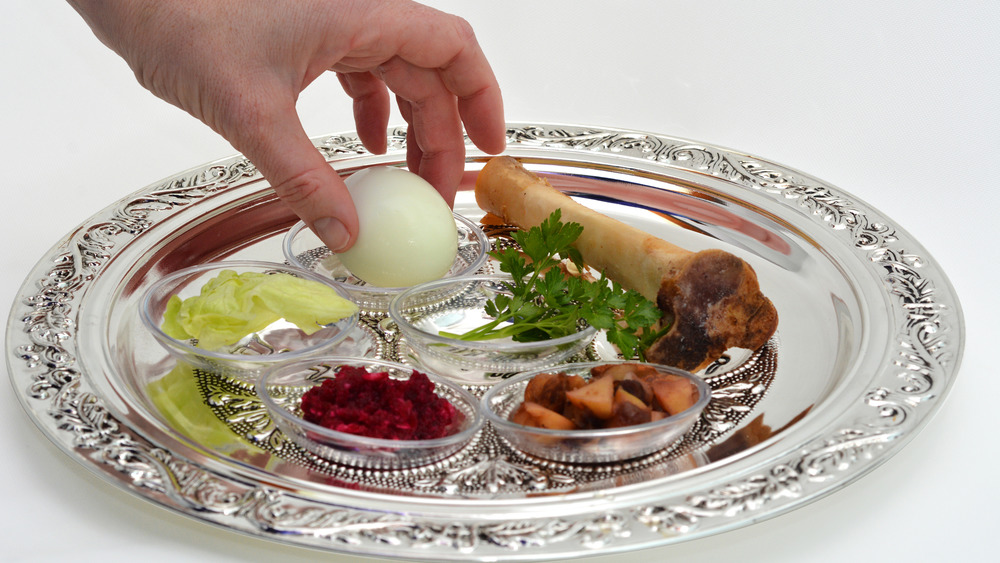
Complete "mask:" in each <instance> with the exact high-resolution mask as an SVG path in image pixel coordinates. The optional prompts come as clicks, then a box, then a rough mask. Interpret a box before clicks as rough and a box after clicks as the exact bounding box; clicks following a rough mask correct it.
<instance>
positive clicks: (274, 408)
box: [254, 356, 486, 455]
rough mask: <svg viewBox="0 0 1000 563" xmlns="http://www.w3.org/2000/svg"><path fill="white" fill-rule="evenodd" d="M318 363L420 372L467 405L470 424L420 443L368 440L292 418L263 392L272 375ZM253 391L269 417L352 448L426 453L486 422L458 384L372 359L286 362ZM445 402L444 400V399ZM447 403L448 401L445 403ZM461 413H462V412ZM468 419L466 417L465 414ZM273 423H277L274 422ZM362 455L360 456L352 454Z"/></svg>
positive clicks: (260, 379) (473, 431)
mask: <svg viewBox="0 0 1000 563" xmlns="http://www.w3.org/2000/svg"><path fill="white" fill-rule="evenodd" d="M318 363H331V364H353V365H357V364H365V365H366V366H381V367H385V368H393V369H397V370H402V371H408V372H410V376H412V375H413V373H414V372H417V371H419V372H421V373H423V374H425V375H426V376H427V378H428V379H429V380H430V381H431V382H432V383H434V385H435V387H438V386H442V387H446V388H448V389H449V390H450V391H451V392H452V393H454V394H455V395H457V396H458V397H461V399H462V400H463V401H465V402H466V403H468V405H469V410H470V411H471V412H472V421H471V422H470V423H469V425H468V426H467V427H466V428H463V429H462V430H460V431H458V432H455V433H454V434H449V435H447V436H442V437H440V438H432V439H424V440H393V439H389V438H371V437H368V436H361V435H359V434H349V433H347V432H340V431H337V430H331V429H329V428H327V427H325V426H320V425H319V424H315V423H312V422H309V421H308V420H305V419H304V418H302V417H300V416H296V415H293V414H291V413H290V412H288V411H287V410H285V409H283V408H281V407H280V406H278V404H277V403H275V402H274V399H272V398H271V395H270V393H268V392H267V387H268V385H267V382H268V380H269V379H270V378H271V376H273V375H274V374H276V373H278V372H280V371H283V370H289V369H297V368H300V366H308V365H315V364H318ZM254 390H255V392H256V393H257V396H258V397H259V398H260V400H261V402H263V403H264V406H265V408H267V411H268V413H269V414H270V415H271V416H272V420H273V417H274V416H277V417H279V418H281V419H283V420H284V421H286V422H289V423H292V424H295V425H299V426H302V427H303V428H304V429H305V430H307V431H309V432H314V433H316V434H317V435H319V436H322V437H324V438H327V439H330V440H333V441H337V442H339V443H347V442H352V443H353V445H356V446H364V447H369V448H372V449H395V450H399V449H401V448H405V449H426V450H428V453H430V452H431V451H433V449H435V448H440V447H443V446H450V445H454V444H462V443H464V442H467V441H469V440H471V439H472V437H473V436H475V434H476V432H479V430H480V429H481V428H482V427H483V425H485V424H486V419H485V417H484V416H483V411H482V408H481V405H480V402H479V400H478V399H477V398H476V397H475V395H473V394H472V393H471V392H469V391H468V390H466V389H465V388H464V387H462V386H461V385H459V384H457V383H455V382H453V381H449V380H448V379H447V378H445V377H441V376H439V375H437V374H435V373H433V372H430V371H428V370H426V369H418V368H417V367H416V366H409V365H406V364H401V363H399V362H393V361H389V360H381V359H375V358H362V357H353V356H318V357H314V358H303V359H300V360H295V361H292V362H286V363H282V364H279V365H277V366H274V367H273V368H272V369H269V370H267V371H265V372H264V373H262V374H261V375H260V377H258V379H257V381H256V383H255V385H254ZM445 400H448V399H445ZM448 401H449V402H451V401H450V400H448ZM463 414H466V413H464V412H463ZM466 417H467V418H468V415H466ZM275 423H276V424H277V422H275ZM356 455H364V454H356Z"/></svg>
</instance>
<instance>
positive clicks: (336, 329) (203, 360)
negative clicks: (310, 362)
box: [139, 261, 359, 382]
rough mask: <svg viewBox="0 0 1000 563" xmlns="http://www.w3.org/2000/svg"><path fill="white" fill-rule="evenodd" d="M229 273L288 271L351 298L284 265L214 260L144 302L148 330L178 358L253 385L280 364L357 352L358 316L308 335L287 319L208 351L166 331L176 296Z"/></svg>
mask: <svg viewBox="0 0 1000 563" xmlns="http://www.w3.org/2000/svg"><path fill="white" fill-rule="evenodd" d="M224 270H232V271H234V272H236V273H237V274H242V273H245V272H259V273H268V274H273V273H286V274H291V275H293V276H296V277H299V278H302V279H307V280H312V281H315V282H317V283H321V284H323V285H324V286H326V287H329V288H330V289H332V290H334V291H336V292H337V294H338V295H340V296H341V297H343V298H344V299H347V300H349V301H350V300H351V296H350V295H349V294H348V293H347V292H346V291H344V289H343V288H341V287H340V286H339V285H338V284H336V283H334V282H332V281H331V280H330V279H329V278H324V277H323V276H319V275H317V274H314V273H312V272H308V271H305V270H302V269H300V268H294V267H290V266H287V265H284V264H275V263H271V262H257V261H231V262H226V261H222V262H211V263H206V264H200V265H198V266H193V267H190V268H185V269H183V270H178V271H176V272H173V273H171V274H169V275H167V276H165V277H163V278H161V279H159V280H157V281H156V282H155V283H153V285H151V286H150V287H149V289H148V290H147V291H146V293H145V294H144V295H143V298H142V302H141V304H140V307H139V310H140V315H139V316H140V318H141V320H142V324H143V326H145V327H146V329H147V330H148V331H149V332H150V333H151V334H152V335H153V337H154V338H155V339H156V341H157V342H158V343H159V344H160V345H161V346H163V347H164V348H165V349H166V350H167V351H168V352H169V353H170V354H171V355H173V356H174V357H176V358H178V359H180V360H182V361H184V362H187V363H188V364H191V365H193V366H194V367H197V368H201V369H205V370H208V371H212V372H215V373H219V374H222V375H223V376H226V377H234V378H237V379H241V380H245V381H249V382H253V381H256V379H257V378H258V377H259V376H260V374H261V373H262V372H263V371H265V370H266V369H268V368H269V367H271V366H273V365H275V364H277V363H279V362H287V361H291V360H296V359H299V358H305V357H310V356H317V355H321V354H332V353H342V354H346V353H349V352H351V351H353V346H354V344H353V339H352V338H348V337H349V336H351V335H353V333H354V332H356V331H355V327H356V326H357V324H358V318H359V312H358V310H355V311H354V313H353V314H352V315H350V316H348V317H345V318H343V319H340V320H339V321H336V322H334V323H332V324H329V325H325V326H323V327H322V328H321V329H319V330H317V331H315V332H313V333H312V334H306V332H305V331H303V330H301V329H300V328H298V327H297V326H296V325H294V324H292V323H290V322H287V321H285V320H284V319H281V320H278V321H275V322H274V323H271V324H270V325H268V326H267V327H266V328H264V329H262V330H258V331H256V332H253V333H251V334H248V335H246V336H244V337H243V338H242V339H240V341H239V342H237V343H235V344H232V345H226V346H222V347H217V348H213V349H205V348H201V347H198V346H196V344H197V342H196V341H194V340H179V339H176V338H173V337H171V336H170V335H168V334H167V333H165V332H164V331H163V329H162V328H161V325H162V324H163V315H164V312H165V310H166V307H167V302H168V301H169V300H170V298H171V297H172V296H174V295H177V296H179V297H180V298H182V299H186V298H188V297H192V296H195V295H198V294H200V293H201V288H202V286H203V285H205V284H206V283H208V281H209V280H211V279H213V278H215V277H216V276H218V275H219V274H220V273H221V272H223V271H224Z"/></svg>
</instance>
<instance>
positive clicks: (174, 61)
mask: <svg viewBox="0 0 1000 563" xmlns="http://www.w3.org/2000/svg"><path fill="white" fill-rule="evenodd" d="M70 2H71V4H73V6H74V7H75V8H76V9H77V11H78V12H80V14H81V15H82V16H83V17H84V19H85V20H86V21H87V23H88V24H89V25H90V27H91V28H92V29H93V30H94V33H95V34H96V35H97V36H98V38H100V39H101V41H103V42H104V43H105V44H106V45H107V46H109V47H110V48H111V49H113V50H114V51H115V52H117V53H118V54H119V55H120V56H121V57H122V58H124V59H125V61H126V62H128V64H129V66H130V67H131V68H132V70H133V72H134V73H135V75H136V78H137V79H138V80H139V82H140V83H141V84H142V85H143V86H144V87H146V88H147V89H149V90H150V91H151V92H153V94H155V95H156V96H158V97H160V98H162V99H164V100H166V101H168V102H170V103H171V104H174V105H176V106H178V107H180V108H182V109H184V110H185V111H187V112H188V113H190V114H191V115H193V116H195V117H197V118H198V119H200V120H201V121H203V122H205V123H206V124H207V125H208V126H209V127H211V128H212V129H213V130H215V131H216V132H218V133H219V134H221V135H222V136H223V137H225V138H226V139H227V140H228V141H229V142H230V143H232V145H233V146H234V147H235V148H236V150H238V151H240V152H241V153H243V154H244V155H245V156H246V157H247V158H249V159H250V161H251V162H253V163H254V165H256V166H257V168H258V169H259V170H260V171H261V173H262V174H263V175H264V177H265V178H266V179H267V180H268V181H269V182H270V183H271V186H272V187H273V188H274V191H275V192H276V193H277V194H278V196H279V197H280V198H281V199H282V200H283V201H284V202H285V203H286V204H288V205H289V206H290V207H291V208H292V210H293V211H295V213H296V214H298V215H299V217H301V218H302V219H303V220H304V221H305V222H306V224H307V225H309V226H310V227H311V228H312V229H313V230H314V231H316V233H317V234H318V235H319V236H320V238H321V239H323V241H324V242H325V243H326V244H327V246H329V247H330V248H331V249H334V250H345V249H347V248H349V247H350V246H351V245H352V244H353V243H354V239H355V237H356V236H357V231H358V220H357V214H356V212H355V208H354V204H353V203H352V201H351V198H350V195H349V194H348V192H347V189H346V187H345V186H344V183H343V181H342V180H341V179H340V177H339V175H338V174H337V173H336V172H335V171H334V170H333V169H332V168H331V167H330V166H329V165H328V164H327V163H326V161H325V160H324V159H323V157H322V155H320V153H319V151H317V150H316V148H315V147H314V146H313V144H312V142H311V141H310V140H309V138H308V136H307V135H306V133H305V130H304V129H303V127H302V124H301V122H300V121H299V118H298V114H297V113H296V110H295V102H296V100H297V98H298V95H299V93H300V92H301V91H302V90H303V89H304V88H305V87H306V86H308V85H309V84H310V83H312V81H313V80H315V79H316V78H317V77H319V76H320V75H321V74H323V73H324V72H326V71H328V70H333V71H335V72H336V73H337V74H338V77H339V78H340V82H341V84H342V85H343V87H344V90H345V91H346V92H347V94H348V95H349V96H350V97H351V98H352V99H353V100H354V118H355V122H356V125H357V130H358V136H359V137H360V138H361V141H362V142H363V143H364V145H365V147H366V148H368V150H370V151H371V152H373V153H383V152H385V149H386V128H387V127H388V120H389V112H390V109H389V90H391V91H392V92H393V93H394V94H395V96H396V102H397V104H398V106H399V109H400V112H401V113H402V115H403V118H404V119H405V120H406V122H407V124H408V129H407V155H406V160H407V165H408V166H409V168H410V170H412V171H414V172H417V173H418V174H420V175H421V176H422V177H423V178H425V179H426V180H427V181H429V182H430V183H431V184H433V185H434V186H435V187H436V188H437V189H438V191H439V192H440V193H441V195H442V196H444V198H445V200H446V201H448V203H449V204H453V203H454V198H455V191H456V189H457V186H458V183H459V181H460V179H461V175H462V172H463V170H464V162H465V144H464V141H463V136H462V124H463V123H464V124H465V128H466V131H467V133H468V135H469V138H470V139H471V140H472V141H473V142H474V143H475V144H476V145H477V146H479V147H480V148H481V149H483V150H484V151H486V152H489V153H494V154H495V153H498V152H501V151H502V150H503V148H504V139H505V124H504V118H503V107H502V101H501V96H500V88H499V86H498V85H497V81H496V78H495V77H494V75H493V71H492V70H491V69H490V66H489V63H488V62H487V61H486V57H485V56H484V55H483V52H482V49H480V47H479V44H478V43H477V42H476V39H475V36H474V34H473V31H472V29H471V28H470V26H469V25H468V24H467V23H466V22H465V21H464V20H462V19H461V18H458V17H456V16H452V15H448V14H445V13H442V12H439V11H437V10H434V9H431V8H429V7H426V6H423V5H420V4H416V3H414V2H410V1H408V0H383V1H379V0H346V1H332V0H300V1H295V2H271V1H267V0H114V1H101V0H70Z"/></svg>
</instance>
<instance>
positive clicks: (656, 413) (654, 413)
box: [649, 411, 670, 421]
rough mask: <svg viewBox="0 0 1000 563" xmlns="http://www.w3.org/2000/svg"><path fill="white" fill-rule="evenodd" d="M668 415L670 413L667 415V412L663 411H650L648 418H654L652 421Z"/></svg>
mask: <svg viewBox="0 0 1000 563" xmlns="http://www.w3.org/2000/svg"><path fill="white" fill-rule="evenodd" d="M668 416H670V415H668V414H667V413H665V412H663V411H650V413H649V419H650V420H654V421H655V420H663V419H664V418H667V417H668Z"/></svg>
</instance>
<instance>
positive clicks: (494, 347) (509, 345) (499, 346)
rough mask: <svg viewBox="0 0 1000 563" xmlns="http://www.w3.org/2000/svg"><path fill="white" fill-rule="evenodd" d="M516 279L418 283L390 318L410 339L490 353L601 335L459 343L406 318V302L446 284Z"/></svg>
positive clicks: (592, 331)
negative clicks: (407, 299) (525, 340)
mask: <svg viewBox="0 0 1000 563" xmlns="http://www.w3.org/2000/svg"><path fill="white" fill-rule="evenodd" d="M512 279H513V278H512V277H511V276H509V275H506V274H502V275H501V274H492V275H471V276H456V277H452V278H442V279H439V280H433V281H429V282H425V283H422V284H417V285H415V286H413V287H410V288H408V289H407V290H406V291H403V292H402V293H400V294H399V295H397V296H396V297H394V298H393V299H392V301H390V302H389V317H390V318H391V319H392V321H393V322H394V323H396V326H398V327H399V329H400V330H402V331H403V332H404V333H405V334H406V335H407V336H413V335H417V336H419V337H420V338H423V339H425V340H429V341H431V342H432V343H434V344H446V345H449V346H459V347H462V348H468V349H473V350H486V351H490V352H499V351H511V352H519V351H521V352H523V351H527V350H532V349H534V348H538V347H540V346H559V345H562V344H568V343H571V342H576V341H578V340H583V339H585V338H593V337H594V336H595V335H596V334H597V328H595V327H593V326H591V325H589V324H588V325H587V327H586V328H584V329H582V330H579V331H577V332H576V333H574V334H569V335H567V336H561V337H559V338H552V339H550V340H538V341H535V342H511V341H509V340H459V339H457V338H449V337H447V336H441V335H440V334H436V333H432V332H428V331H426V330H423V329H421V328H419V327H417V326H415V325H413V324H412V323H410V322H409V320H408V319H407V318H406V316H405V315H404V313H403V310H402V309H403V308H402V302H403V300H404V299H406V298H407V297H409V296H411V295H413V294H415V293H418V292H421V291H429V290H433V289H437V288H439V287H443V286H446V285H452V284H468V283H476V282H497V281H499V282H504V281H510V280H512Z"/></svg>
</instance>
